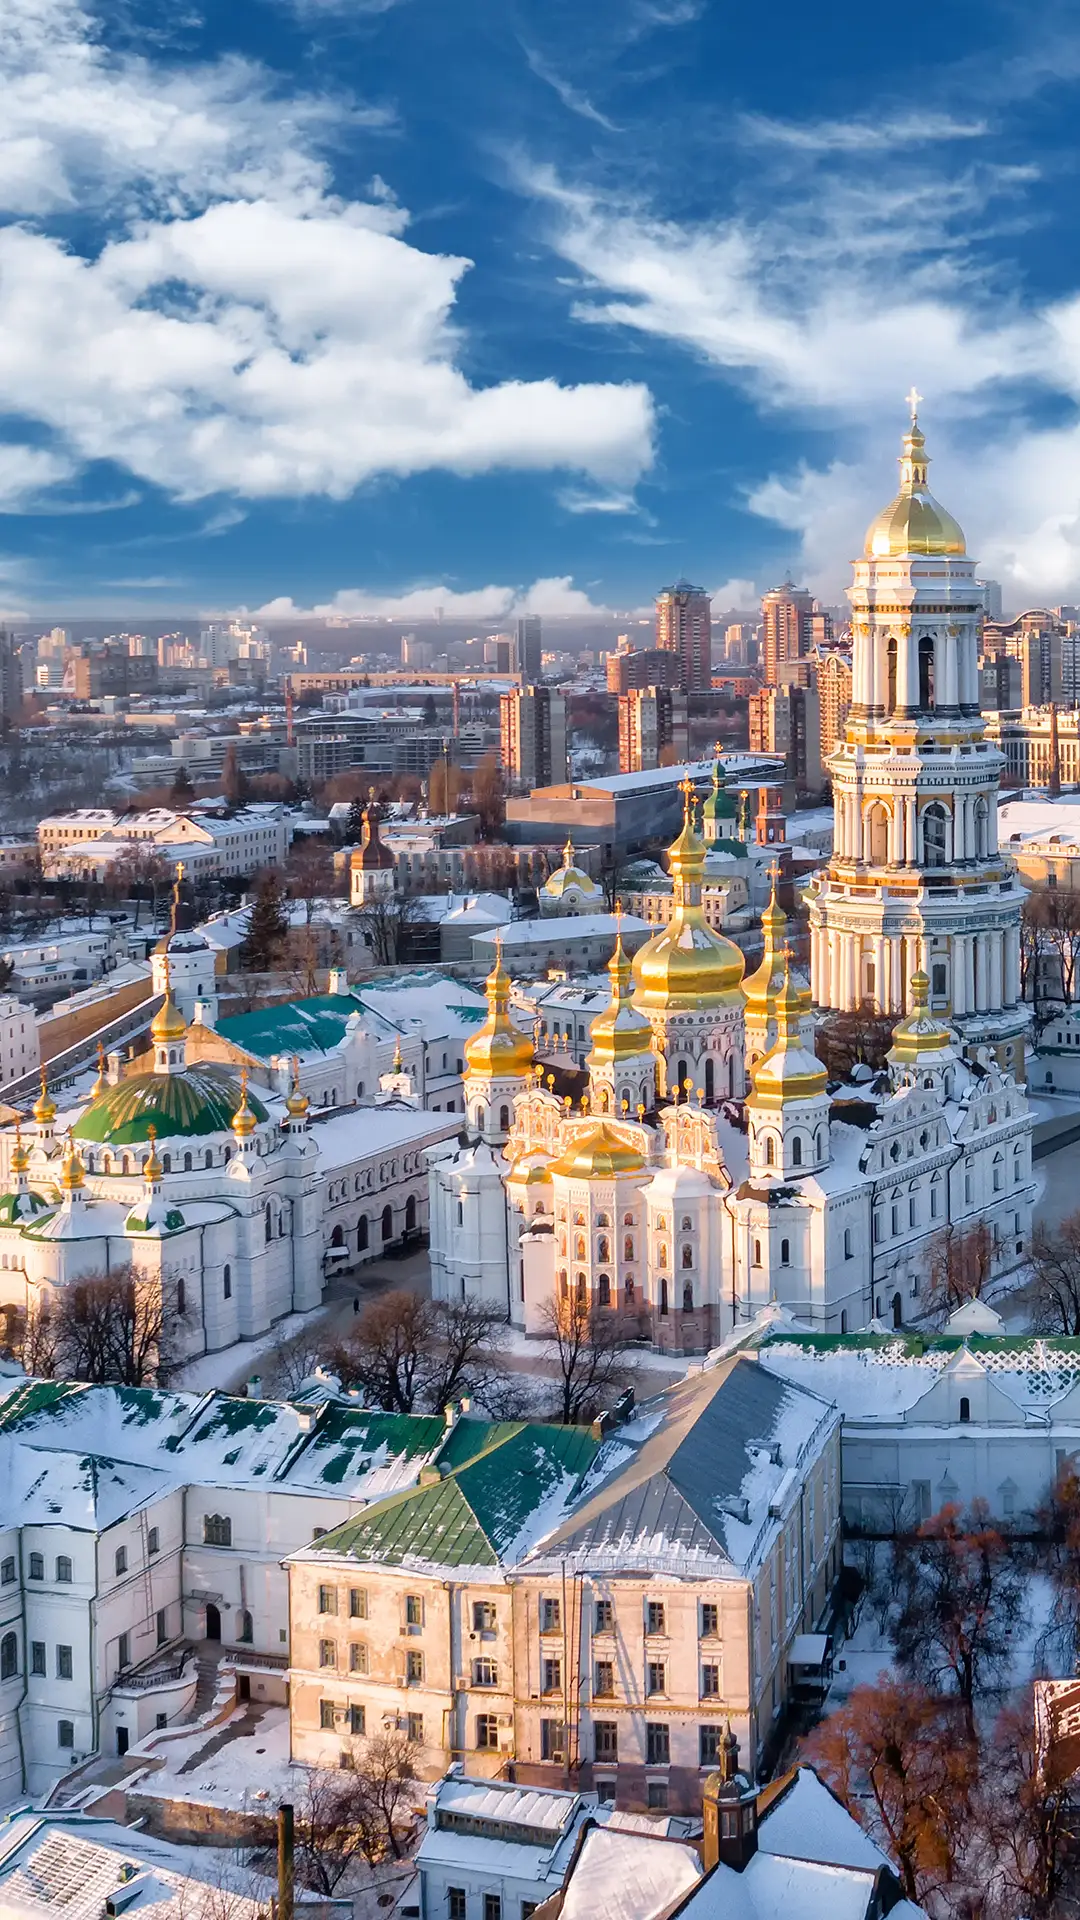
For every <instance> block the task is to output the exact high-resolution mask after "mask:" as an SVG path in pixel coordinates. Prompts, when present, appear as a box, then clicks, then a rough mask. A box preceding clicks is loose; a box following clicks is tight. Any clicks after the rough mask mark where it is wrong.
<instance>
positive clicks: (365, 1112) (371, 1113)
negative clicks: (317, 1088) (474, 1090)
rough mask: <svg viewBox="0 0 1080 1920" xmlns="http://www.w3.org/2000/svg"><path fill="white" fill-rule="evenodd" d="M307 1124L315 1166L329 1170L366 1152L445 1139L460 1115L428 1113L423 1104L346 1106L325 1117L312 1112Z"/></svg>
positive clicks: (382, 1150) (423, 1144) (457, 1122)
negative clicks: (315, 1154)
mask: <svg viewBox="0 0 1080 1920" xmlns="http://www.w3.org/2000/svg"><path fill="white" fill-rule="evenodd" d="M310 1125H311V1137H312V1139H313V1140H314V1142H315V1144H316V1146H317V1147H318V1149H319V1166H320V1168H321V1169H322V1170H324V1171H325V1172H327V1173H332V1172H333V1171H334V1170H335V1168H337V1167H345V1166H348V1165H350V1163H351V1162H352V1161H354V1160H357V1159H360V1158H362V1157H364V1156H365V1155H367V1154H373V1153H383V1152H389V1151H390V1149H391V1148H393V1147H410V1146H434V1145H435V1143H436V1142H437V1141H439V1140H448V1139H450V1137H451V1136H452V1135H453V1134H455V1133H457V1132H458V1131H459V1130H460V1127H461V1115H460V1114H457V1115H456V1116H455V1115H452V1114H445V1113H430V1112H429V1111H428V1109H427V1108H426V1107H405V1106H401V1107H396V1106H385V1107H347V1108H345V1109H344V1110H343V1111H342V1112H341V1113H332V1114H329V1115H328V1116H327V1117H326V1118H325V1119H323V1118H321V1117H320V1115H319V1114H317V1113H315V1114H313V1115H312V1116H311V1121H310Z"/></svg>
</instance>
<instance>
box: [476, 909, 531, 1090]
mask: <svg viewBox="0 0 1080 1920" xmlns="http://www.w3.org/2000/svg"><path fill="white" fill-rule="evenodd" d="M484 992H485V993H486V995H487V1003H488V1011H487V1019H486V1020H485V1021H484V1024H483V1026H481V1027H479V1028H478V1029H477V1031H476V1032H475V1033H474V1034H473V1036H472V1038H471V1039H469V1040H466V1042H465V1048H464V1052H465V1067H466V1071H467V1072H468V1073H471V1074H497V1075H499V1076H500V1078H509V1079H518V1080H528V1079H529V1078H530V1076H531V1074H532V1069H533V1047H532V1041H531V1040H530V1039H529V1037H528V1035H527V1034H524V1033H522V1031H521V1028H520V1027H516V1026H515V1025H514V1022H513V1021H512V1020H511V1018H510V975H509V974H508V973H507V971H506V968H505V967H504V966H503V960H502V934H501V932H499V933H496V935H495V965H494V966H493V967H492V969H491V972H490V973H489V974H488V977H487V979H486V981H485V982H484Z"/></svg>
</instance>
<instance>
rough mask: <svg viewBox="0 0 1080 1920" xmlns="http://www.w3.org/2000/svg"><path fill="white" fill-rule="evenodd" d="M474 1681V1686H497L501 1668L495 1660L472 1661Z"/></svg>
mask: <svg viewBox="0 0 1080 1920" xmlns="http://www.w3.org/2000/svg"><path fill="white" fill-rule="evenodd" d="M472 1683H473V1686H474V1687H497V1686H498V1684H499V1669H498V1667H497V1666H496V1664H495V1662H494V1660H488V1659H486V1658H485V1659H481V1660H474V1661H473V1663H472Z"/></svg>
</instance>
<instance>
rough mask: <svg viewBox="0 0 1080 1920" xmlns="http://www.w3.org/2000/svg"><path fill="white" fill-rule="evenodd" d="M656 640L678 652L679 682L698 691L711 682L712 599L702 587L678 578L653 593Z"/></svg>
mask: <svg viewBox="0 0 1080 1920" xmlns="http://www.w3.org/2000/svg"><path fill="white" fill-rule="evenodd" d="M656 644H657V646H658V647H659V649H660V651H661V652H662V653H675V654H678V656H679V662H680V673H679V685H680V686H681V687H682V690H683V692H684V693H697V692H700V691H701V689H702V688H707V687H710V686H711V685H712V601H711V600H710V598H709V595H708V594H707V593H706V591H705V589H704V587H692V586H691V585H690V582H689V581H688V580H677V581H676V582H675V585H674V586H673V587H665V588H664V590H663V592H662V593H659V594H657V596H656Z"/></svg>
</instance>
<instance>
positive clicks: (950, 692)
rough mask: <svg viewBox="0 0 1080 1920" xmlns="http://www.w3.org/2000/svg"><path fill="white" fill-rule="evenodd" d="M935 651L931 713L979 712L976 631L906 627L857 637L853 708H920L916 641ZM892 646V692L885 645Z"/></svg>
mask: <svg viewBox="0 0 1080 1920" xmlns="http://www.w3.org/2000/svg"><path fill="white" fill-rule="evenodd" d="M924 639H929V640H931V641H932V642H933V648H934V697H933V701H932V703H931V705H932V708H933V710H934V711H938V710H940V709H949V710H951V711H960V710H962V709H963V710H968V711H970V712H973V713H977V712H978V710H979V666H978V655H977V639H976V630H975V628H974V627H971V628H970V629H969V628H967V627H966V626H965V627H959V628H955V629H952V628H949V627H936V628H934V627H925V626H924V627H910V628H908V629H907V630H906V631H905V630H904V629H903V628H900V627H897V628H894V629H893V630H892V631H891V632H890V631H889V630H888V629H887V628H884V627H876V628H874V630H873V631H871V632H863V633H861V634H857V637H856V645H855V649H854V660H853V663H852V672H853V678H852V688H851V697H852V703H853V706H854V707H855V708H856V709H859V708H862V709H864V710H866V711H868V712H871V713H882V714H885V713H909V714H914V713H918V712H920V711H922V710H923V707H922V703H921V702H920V698H919V642H920V640H924ZM890 641H894V642H895V645H896V671H895V688H894V689H892V690H891V689H890V685H889V681H890V674H889V643H890Z"/></svg>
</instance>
